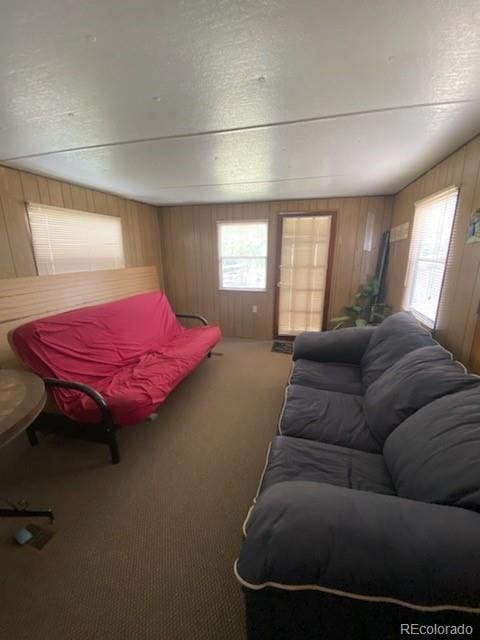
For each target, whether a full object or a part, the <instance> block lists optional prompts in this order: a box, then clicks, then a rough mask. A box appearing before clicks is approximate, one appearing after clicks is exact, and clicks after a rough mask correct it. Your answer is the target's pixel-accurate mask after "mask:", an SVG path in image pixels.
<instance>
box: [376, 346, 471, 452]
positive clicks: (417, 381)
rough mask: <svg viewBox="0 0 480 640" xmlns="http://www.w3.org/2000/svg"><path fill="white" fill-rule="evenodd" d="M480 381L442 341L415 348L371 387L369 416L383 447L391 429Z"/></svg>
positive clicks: (377, 438) (377, 439) (378, 440)
mask: <svg viewBox="0 0 480 640" xmlns="http://www.w3.org/2000/svg"><path fill="white" fill-rule="evenodd" d="M479 384H480V378H479V377H478V376H474V375H468V374H467V373H466V371H465V367H464V366H463V365H461V364H460V363H459V362H456V361H454V360H452V356H451V354H450V353H449V352H448V351H446V350H445V349H444V348H443V347H441V346H440V345H439V344H437V345H435V346H433V347H422V348H420V349H415V350H414V351H411V352H410V353H407V354H406V355H405V356H403V357H402V358H400V360H398V362H396V363H395V364H394V365H393V366H391V367H390V368H389V369H387V370H386V371H385V373H382V375H381V376H380V377H379V378H377V380H375V382H373V383H372V384H371V385H370V386H369V387H368V389H367V391H366V393H365V399H364V410H365V418H366V420H367V423H368V426H369V427H370V430H371V432H372V435H373V437H374V438H375V439H376V441H377V442H378V443H379V445H380V446H382V447H383V444H384V443H385V440H386V439H387V437H388V436H389V435H390V433H391V432H392V431H393V430H394V429H395V427H397V426H398V425H399V424H400V423H401V422H403V421H404V420H405V419H406V418H408V416H410V415H411V414H412V413H414V412H415V411H417V410H418V409H420V408H421V407H424V406H425V405H427V404H429V403H430V402H432V401H433V400H435V399H436V398H440V397H442V396H445V395H447V394H449V393H455V392H457V391H462V390H463V389H467V388H470V387H473V386H477V385H479Z"/></svg>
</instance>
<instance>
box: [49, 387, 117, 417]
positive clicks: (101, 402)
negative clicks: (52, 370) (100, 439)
mask: <svg viewBox="0 0 480 640" xmlns="http://www.w3.org/2000/svg"><path fill="white" fill-rule="evenodd" d="M43 382H44V383H45V386H46V387H47V389H54V388H60V389H74V390H76V391H81V392H82V393H84V394H85V395H87V396H88V397H89V398H91V399H92V400H93V401H94V402H95V404H96V405H97V407H98V409H99V411H100V415H101V416H102V422H103V423H104V424H106V425H108V424H111V425H113V418H112V414H111V412H110V408H109V406H108V403H107V401H106V400H105V398H104V397H103V396H102V394H101V393H99V392H98V391H95V389H93V387H89V386H88V385H87V384H83V382H73V381H71V380H60V379H57V378H44V379H43Z"/></svg>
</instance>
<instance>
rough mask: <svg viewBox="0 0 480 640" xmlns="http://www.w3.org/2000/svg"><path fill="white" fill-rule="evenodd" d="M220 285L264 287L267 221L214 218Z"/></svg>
mask: <svg viewBox="0 0 480 640" xmlns="http://www.w3.org/2000/svg"><path fill="white" fill-rule="evenodd" d="M217 225H218V229H217V230H218V262H219V278H220V289H230V290H233V291H265V289H266V288H267V253H268V222H267V221H266V220H259V221H256V220H255V221H242V222H218V223H217Z"/></svg>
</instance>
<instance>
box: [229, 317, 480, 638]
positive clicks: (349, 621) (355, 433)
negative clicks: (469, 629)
mask: <svg viewBox="0 0 480 640" xmlns="http://www.w3.org/2000/svg"><path fill="white" fill-rule="evenodd" d="M293 360H294V366H293V371H292V374H291V377H290V380H289V385H288V386H287V389H286V393H285V403H284V406H283V408H282V411H281V415H280V419H279V435H278V436H277V437H276V438H275V439H274V440H273V442H272V444H271V447H270V449H269V453H268V458H267V464H266V467H265V471H264V474H263V476H262V479H261V483H260V487H259V490H258V494H257V497H256V498H255V501H254V505H253V507H252V509H251V510H250V512H249V515H248V517H247V521H246V523H245V530H244V533H245V540H244V543H243V545H242V549H241V552H240V556H239V558H238V560H237V563H236V565H235V572H236V575H237V578H238V580H239V581H240V583H241V584H242V585H243V587H244V593H245V598H246V605H247V628H248V635H249V639H250V640H260V639H262V640H268V639H269V638H272V639H273V638H275V640H283V639H285V640H286V639H287V638H288V640H295V638H299V639H301V640H309V639H310V638H312V639H313V638H315V640H324V639H330V638H337V637H338V638H347V639H348V638H355V640H361V639H365V640H367V639H370V638H379V639H381V640H386V639H387V638H399V637H400V625H401V624H407V623H412V624H421V623H425V624H437V625H450V626H452V625H461V624H468V625H473V627H474V629H475V632H476V633H478V634H479V637H480V615H479V614H480V378H479V377H477V376H474V375H469V374H468V373H467V372H466V371H465V369H464V367H463V366H462V365H461V364H459V363H458V362H455V361H454V360H453V359H452V357H451V354H449V353H448V352H447V351H446V350H445V349H443V347H441V346H440V345H439V344H438V343H437V342H436V341H435V340H434V339H433V338H432V336H431V335H430V333H429V332H428V331H427V330H425V329H424V328H422V327H421V326H420V325H419V324H418V323H417V322H416V320H415V319H414V317H413V316H412V315H411V314H409V313H406V312H402V313H398V314H395V315H393V316H391V317H389V318H387V319H386V320H385V321H384V322H383V323H382V324H381V325H380V326H379V327H377V328H372V327H369V328H351V329H341V330H338V331H332V332H327V333H310V332H309V333H304V334H301V335H300V336H298V338H297V339H296V341H295V346H294V354H293ZM443 637H449V635H448V634H444V635H443ZM452 637H458V634H455V633H453V635H452ZM474 637H475V636H474Z"/></svg>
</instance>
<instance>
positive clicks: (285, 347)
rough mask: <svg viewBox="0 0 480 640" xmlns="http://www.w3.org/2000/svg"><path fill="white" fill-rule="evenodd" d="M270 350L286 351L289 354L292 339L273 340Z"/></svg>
mask: <svg viewBox="0 0 480 640" xmlns="http://www.w3.org/2000/svg"><path fill="white" fill-rule="evenodd" d="M272 351H274V352H275V353H287V354H289V355H291V354H292V353H293V341H291V342H290V341H286V340H285V341H284V340H274V341H273V345H272Z"/></svg>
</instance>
